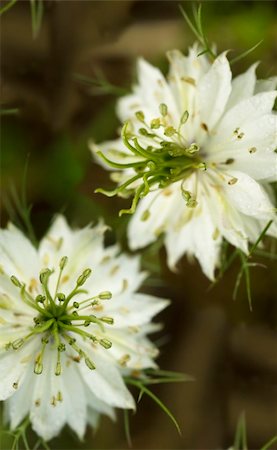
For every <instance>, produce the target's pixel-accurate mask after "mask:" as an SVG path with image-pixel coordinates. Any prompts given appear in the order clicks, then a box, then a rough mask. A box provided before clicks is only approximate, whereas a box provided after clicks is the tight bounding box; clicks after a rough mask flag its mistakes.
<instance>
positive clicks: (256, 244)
mask: <svg viewBox="0 0 277 450" xmlns="http://www.w3.org/2000/svg"><path fill="white" fill-rule="evenodd" d="M272 223H273V220H270V221H269V222H268V223H267V225H266V226H265V228H264V229H263V231H262V232H261V234H260V236H259V237H258V239H257V240H256V242H255V243H254V244H253V246H252V247H251V249H250V251H249V253H248V258H249V257H250V256H251V255H252V253H253V252H254V251H255V250H256V248H257V247H258V245H259V243H260V242H261V241H262V239H263V238H264V236H265V234H266V232H267V230H268V229H269V227H270V226H271V224H272Z"/></svg>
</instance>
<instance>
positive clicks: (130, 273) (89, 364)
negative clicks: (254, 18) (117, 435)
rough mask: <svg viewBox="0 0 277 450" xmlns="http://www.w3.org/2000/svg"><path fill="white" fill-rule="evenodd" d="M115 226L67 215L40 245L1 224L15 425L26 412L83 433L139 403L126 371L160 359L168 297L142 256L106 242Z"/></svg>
mask: <svg viewBox="0 0 277 450" xmlns="http://www.w3.org/2000/svg"><path fill="white" fill-rule="evenodd" d="M105 230H106V227H105V226H104V225H103V224H102V223H100V224H99V225H97V226H95V227H94V228H90V227H87V228H84V229H81V230H76V231H73V230H71V229H70V228H69V226H68V225H67V223H66V221H65V219H64V218H63V217H62V216H58V217H57V219H56V220H55V222H54V223H53V226H52V227H51V229H50V231H49V232H48V233H47V235H46V236H45V238H44V239H43V240H42V241H41V243H40V245H39V248H38V250H37V249H35V248H34V247H33V246H32V244H31V243H30V241H29V240H28V239H26V238H25V237H24V236H23V234H22V233H21V232H20V231H19V230H18V229H17V228H16V227H14V226H13V225H10V226H9V227H8V229H7V230H1V231H0V251H1V253H0V267H1V274H0V379H1V383H0V399H1V400H5V416H6V418H7V420H8V421H9V422H10V425H11V428H12V429H13V428H15V427H17V426H18V425H19V424H20V423H21V421H22V420H23V419H24V418H25V416H28V415H29V417H30V421H31V423H32V427H33V429H34V430H35V431H36V433H37V434H38V435H40V436H42V437H43V438H44V439H45V440H48V439H51V438H52V437H53V436H56V435H57V434H58V433H59V432H60V430H61V428H62V427H63V426H64V425H65V424H68V425H69V426H70V427H71V428H72V429H73V430H74V431H75V432H76V433H77V434H78V436H79V437H82V436H83V435H84V432H85V429H86V425H87V424H88V423H89V424H90V425H92V426H93V427H95V426H96V425H97V422H98V418H99V414H106V415H108V416H110V417H111V418H113V417H114V407H118V408H134V407H135V404H134V400H133V398H132V396H131V394H130V392H129V391H128V389H127V387H126V385H125V383H124V378H123V376H124V375H129V374H130V373H131V372H132V371H136V372H137V373H139V371H140V370H141V369H144V368H148V367H155V362H154V360H153V358H154V357H155V356H156V355H157V349H156V348H155V346H154V345H153V344H151V342H150V341H149V340H148V338H147V337H146V334H147V333H149V332H151V331H154V330H155V329H156V327H157V325H154V324H151V319H152V317H153V316H154V315H155V314H157V313H158V312H159V311H160V310H162V309H163V308H165V306H166V305H167V303H168V302H167V301H166V300H162V299H159V298H156V297H153V296H150V295H146V294H141V293H137V292H136V291H137V289H138V288H139V286H140V285H141V283H142V281H143V280H144V278H145V273H142V272H140V270H139V259H138V258H136V257H135V258H134V257H129V256H127V255H124V254H120V253H119V248H118V246H117V245H115V246H111V247H108V248H104V245H103V236H104V232H105Z"/></svg>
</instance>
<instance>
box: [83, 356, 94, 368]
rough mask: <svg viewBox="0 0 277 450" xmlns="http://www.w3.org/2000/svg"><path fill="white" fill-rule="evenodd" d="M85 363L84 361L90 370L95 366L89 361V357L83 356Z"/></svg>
mask: <svg viewBox="0 0 277 450" xmlns="http://www.w3.org/2000/svg"><path fill="white" fill-rule="evenodd" d="M85 363H86V365H87V367H88V368H89V369H90V370H94V369H96V367H95V365H94V364H93V362H92V361H91V359H89V358H85Z"/></svg>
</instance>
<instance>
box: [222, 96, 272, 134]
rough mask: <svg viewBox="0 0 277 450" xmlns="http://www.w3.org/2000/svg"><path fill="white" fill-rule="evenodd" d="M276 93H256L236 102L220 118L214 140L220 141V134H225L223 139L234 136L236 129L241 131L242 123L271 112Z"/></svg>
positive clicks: (244, 123)
mask: <svg viewBox="0 0 277 450" xmlns="http://www.w3.org/2000/svg"><path fill="white" fill-rule="evenodd" d="M276 95H277V94H276V92H266V93H261V94H256V95H254V96H253V97H250V98H248V99H246V100H242V101H241V102H240V103H237V104H236V105H235V106H234V107H233V108H231V109H229V110H228V111H227V112H226V113H225V115H224V116H223V118H222V119H221V121H220V123H219V125H218V127H217V130H216V131H215V133H216V135H215V136H214V140H215V141H220V140H222V136H225V139H226V140H229V139H230V137H232V136H234V131H235V130H236V129H239V131H241V132H243V127H244V125H246V124H248V123H249V122H251V121H253V120H255V119H258V118H260V117H262V116H263V115H265V114H269V113H271V111H272V108H273V105H274V102H275V98H276Z"/></svg>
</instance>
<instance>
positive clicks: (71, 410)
mask: <svg viewBox="0 0 277 450" xmlns="http://www.w3.org/2000/svg"><path fill="white" fill-rule="evenodd" d="M75 366H76V363H75V362H73V361H70V366H68V367H66V368H65V369H64V372H63V374H62V377H63V385H64V392H63V402H64V404H65V409H66V422H67V423H68V425H69V426H70V428H72V430H74V431H75V433H76V434H77V435H78V436H79V438H80V439H82V438H83V437H84V434H85V431H86V425H87V395H88V390H87V389H86V386H84V383H83V381H82V379H81V376H80V373H79V371H78V368H77V367H75Z"/></svg>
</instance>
